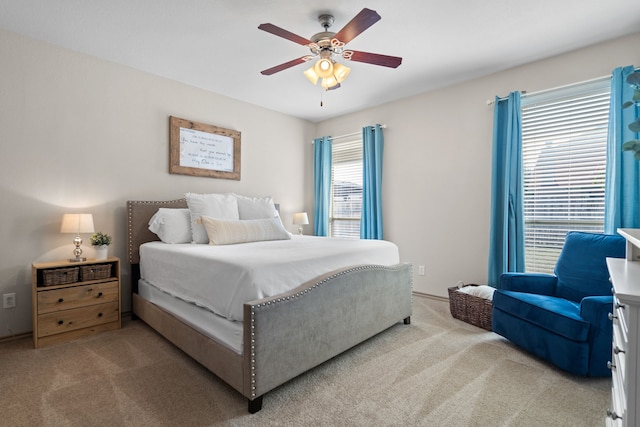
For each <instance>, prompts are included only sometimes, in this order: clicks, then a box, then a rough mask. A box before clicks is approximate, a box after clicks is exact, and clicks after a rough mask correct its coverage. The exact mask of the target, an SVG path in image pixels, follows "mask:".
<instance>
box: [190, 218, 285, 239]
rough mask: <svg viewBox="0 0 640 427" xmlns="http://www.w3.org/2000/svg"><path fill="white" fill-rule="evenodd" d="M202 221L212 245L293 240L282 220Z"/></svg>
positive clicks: (202, 219) (205, 219)
mask: <svg viewBox="0 0 640 427" xmlns="http://www.w3.org/2000/svg"><path fill="white" fill-rule="evenodd" d="M200 220H201V221H202V224H203V225H204V228H205V229H206V230H207V235H208V236H209V244H210V245H229V244H233V243H248V242H259V241H263V240H289V239H291V235H290V234H289V233H288V232H287V230H285V229H284V227H283V226H282V222H281V221H280V218H264V219H246V220H235V221H234V220H221V219H215V218H211V217H207V216H203V217H201V218H200Z"/></svg>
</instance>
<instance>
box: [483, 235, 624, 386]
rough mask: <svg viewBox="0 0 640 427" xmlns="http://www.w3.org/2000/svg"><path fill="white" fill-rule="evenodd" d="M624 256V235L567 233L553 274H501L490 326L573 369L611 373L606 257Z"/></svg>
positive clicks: (593, 374) (610, 299) (579, 372)
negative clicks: (608, 365) (608, 363)
mask: <svg viewBox="0 0 640 427" xmlns="http://www.w3.org/2000/svg"><path fill="white" fill-rule="evenodd" d="M624 256H625V239H624V238H623V237H622V236H617V235H606V234H593V233H584V232H577V231H571V232H569V233H567V236H566V240H565V243H564V246H563V248H562V251H561V253H560V257H559V258H558V261H557V263H556V266H555V274H542V273H537V274H533V273H505V274H503V275H502V276H501V277H500V284H499V285H498V289H497V290H496V291H495V293H494V295H493V312H492V327H493V331H494V332H496V333H497V334H500V335H502V336H503V337H505V338H507V339H508V340H510V341H511V342H513V343H514V344H516V345H517V346H519V347H522V348H523V349H525V350H527V351H529V352H531V353H533V354H535V355H536V356H538V357H540V358H542V359H544V360H547V361H549V362H551V363H552V364H554V365H556V366H557V367H559V368H560V369H563V370H565V371H568V372H571V373H573V374H576V375H582V376H591V377H597V376H608V375H611V371H610V370H609V369H608V368H607V361H609V360H611V340H612V328H613V327H612V323H611V320H610V319H609V317H608V315H609V313H610V312H611V311H612V309H613V307H612V304H613V297H612V295H611V283H610V282H609V273H608V271H607V265H606V260H605V259H606V258H607V257H612V258H623V257H624Z"/></svg>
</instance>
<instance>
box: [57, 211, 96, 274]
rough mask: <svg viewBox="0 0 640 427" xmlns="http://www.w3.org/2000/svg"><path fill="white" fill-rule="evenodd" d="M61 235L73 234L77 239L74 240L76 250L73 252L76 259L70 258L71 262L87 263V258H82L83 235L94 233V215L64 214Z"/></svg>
mask: <svg viewBox="0 0 640 427" xmlns="http://www.w3.org/2000/svg"><path fill="white" fill-rule="evenodd" d="M60 232H61V233H72V234H75V235H76V237H75V238H74V239H73V244H74V245H76V248H75V249H74V250H73V254H74V255H75V258H69V261H70V262H80V261H86V260H87V258H86V257H83V256H81V255H82V249H81V248H80V245H82V238H81V237H80V234H81V233H93V232H94V229H93V215H92V214H64V216H63V217H62V225H61V226H60Z"/></svg>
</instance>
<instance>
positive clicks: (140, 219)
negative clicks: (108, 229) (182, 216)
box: [127, 199, 187, 264]
mask: <svg viewBox="0 0 640 427" xmlns="http://www.w3.org/2000/svg"><path fill="white" fill-rule="evenodd" d="M186 207H187V201H186V199H177V200H169V201H165V202H154V201H138V200H129V201H127V254H128V256H129V262H130V263H131V264H138V263H139V262H140V252H139V248H140V245H141V244H143V243H146V242H154V241H157V240H160V238H159V237H158V236H156V235H155V233H153V232H151V231H150V230H149V220H150V219H151V217H152V216H153V215H154V214H155V213H156V212H158V209H159V208H186Z"/></svg>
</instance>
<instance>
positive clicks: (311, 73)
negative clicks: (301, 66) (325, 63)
mask: <svg viewBox="0 0 640 427" xmlns="http://www.w3.org/2000/svg"><path fill="white" fill-rule="evenodd" d="M313 68H314V67H311V68H309V69H308V70H307V71H305V72H304V76H305V77H306V78H308V79H309V81H310V82H311V84H314V85H315V84H318V79H319V78H320V76H319V75H318V74H317V73H316V72H315V70H314V69H313Z"/></svg>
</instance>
